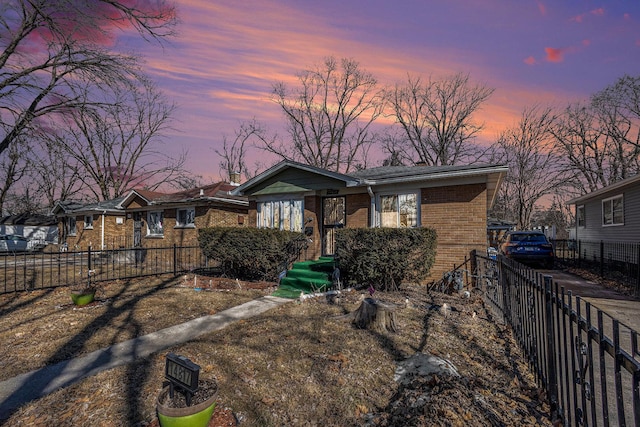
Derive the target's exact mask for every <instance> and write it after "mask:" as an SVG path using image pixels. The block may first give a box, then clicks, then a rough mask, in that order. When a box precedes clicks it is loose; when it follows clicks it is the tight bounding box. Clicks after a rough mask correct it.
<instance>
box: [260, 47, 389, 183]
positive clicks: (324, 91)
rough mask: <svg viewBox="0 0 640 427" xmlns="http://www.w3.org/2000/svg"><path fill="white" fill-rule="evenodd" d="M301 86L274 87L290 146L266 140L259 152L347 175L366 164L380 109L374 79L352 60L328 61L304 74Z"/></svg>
mask: <svg viewBox="0 0 640 427" xmlns="http://www.w3.org/2000/svg"><path fill="white" fill-rule="evenodd" d="M298 79H299V82H300V86H299V87H298V88H295V89H294V90H293V91H289V90H288V88H287V87H286V86H285V84H284V83H277V84H275V85H274V88H273V100H274V101H275V102H276V103H278V105H280V107H281V108H282V111H283V113H284V115H285V118H286V120H287V124H288V133H289V135H290V136H291V139H292V143H291V145H289V144H280V145H277V144H276V143H275V141H273V140H272V141H268V142H267V143H266V144H264V145H263V148H264V149H265V150H267V151H269V152H271V153H273V154H276V155H278V156H279V157H281V158H283V159H291V160H296V161H300V162H302V163H306V164H309V165H313V166H317V167H321V168H325V169H330V170H335V171H342V172H348V171H349V170H351V169H353V168H355V167H357V166H358V165H362V164H366V160H367V154H368V147H369V146H371V145H372V144H373V143H374V134H373V132H372V131H371V124H372V123H373V122H374V121H375V120H376V119H377V118H378V117H379V115H380V114H381V112H382V108H383V106H384V103H383V98H382V96H381V93H380V92H379V90H378V89H377V81H376V79H375V78H374V77H373V75H371V74H370V73H368V72H366V71H364V70H362V69H361V68H360V65H359V64H358V63H357V62H356V61H354V60H352V59H342V60H341V61H339V62H338V61H336V59H335V58H333V57H331V58H326V59H325V61H324V63H323V64H322V66H318V67H316V68H314V69H310V70H306V71H303V72H302V73H301V74H300V75H299V76H298Z"/></svg>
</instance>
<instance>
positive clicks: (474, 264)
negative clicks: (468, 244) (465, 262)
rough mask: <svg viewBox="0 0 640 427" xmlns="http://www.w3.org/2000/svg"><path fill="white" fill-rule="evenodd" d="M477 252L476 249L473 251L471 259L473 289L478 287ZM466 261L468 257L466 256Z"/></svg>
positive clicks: (470, 268)
mask: <svg viewBox="0 0 640 427" xmlns="http://www.w3.org/2000/svg"><path fill="white" fill-rule="evenodd" d="M477 255H478V254H477V251H476V250H475V249H472V250H471V256H470V258H469V270H471V288H472V289H475V288H476V287H477V286H478V283H477V279H476V276H477V275H478V259H477V258H476V256H477ZM465 259H466V256H465Z"/></svg>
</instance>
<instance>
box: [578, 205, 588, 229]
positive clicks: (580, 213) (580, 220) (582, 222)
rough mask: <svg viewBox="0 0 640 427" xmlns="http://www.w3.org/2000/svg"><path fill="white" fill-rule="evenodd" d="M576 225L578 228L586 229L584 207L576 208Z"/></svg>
mask: <svg viewBox="0 0 640 427" xmlns="http://www.w3.org/2000/svg"><path fill="white" fill-rule="evenodd" d="M576 224H577V225H578V227H585V226H586V221H585V216H584V205H579V206H576Z"/></svg>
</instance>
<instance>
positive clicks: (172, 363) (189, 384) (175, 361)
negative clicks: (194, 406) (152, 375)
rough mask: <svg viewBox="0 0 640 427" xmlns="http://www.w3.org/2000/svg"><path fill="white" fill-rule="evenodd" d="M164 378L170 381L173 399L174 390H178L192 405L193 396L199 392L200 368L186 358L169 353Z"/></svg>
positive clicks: (170, 391) (170, 393) (188, 403)
mask: <svg viewBox="0 0 640 427" xmlns="http://www.w3.org/2000/svg"><path fill="white" fill-rule="evenodd" d="M164 376H165V378H166V379H167V380H169V386H170V387H169V395H170V396H171V397H172V398H173V391H174V388H177V389H178V390H180V391H182V392H183V393H184V395H185V397H186V400H187V405H191V396H192V395H193V394H194V393H195V392H196V391H198V377H199V376H200V366H199V365H196V364H195V363H193V362H192V361H191V360H189V359H187V358H186V357H184V356H178V355H177V354H174V353H169V354H167V361H166V364H165V368H164Z"/></svg>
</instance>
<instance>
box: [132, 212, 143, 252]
mask: <svg viewBox="0 0 640 427" xmlns="http://www.w3.org/2000/svg"><path fill="white" fill-rule="evenodd" d="M140 246H142V212H134V213H133V247H134V248H139V247H140Z"/></svg>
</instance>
